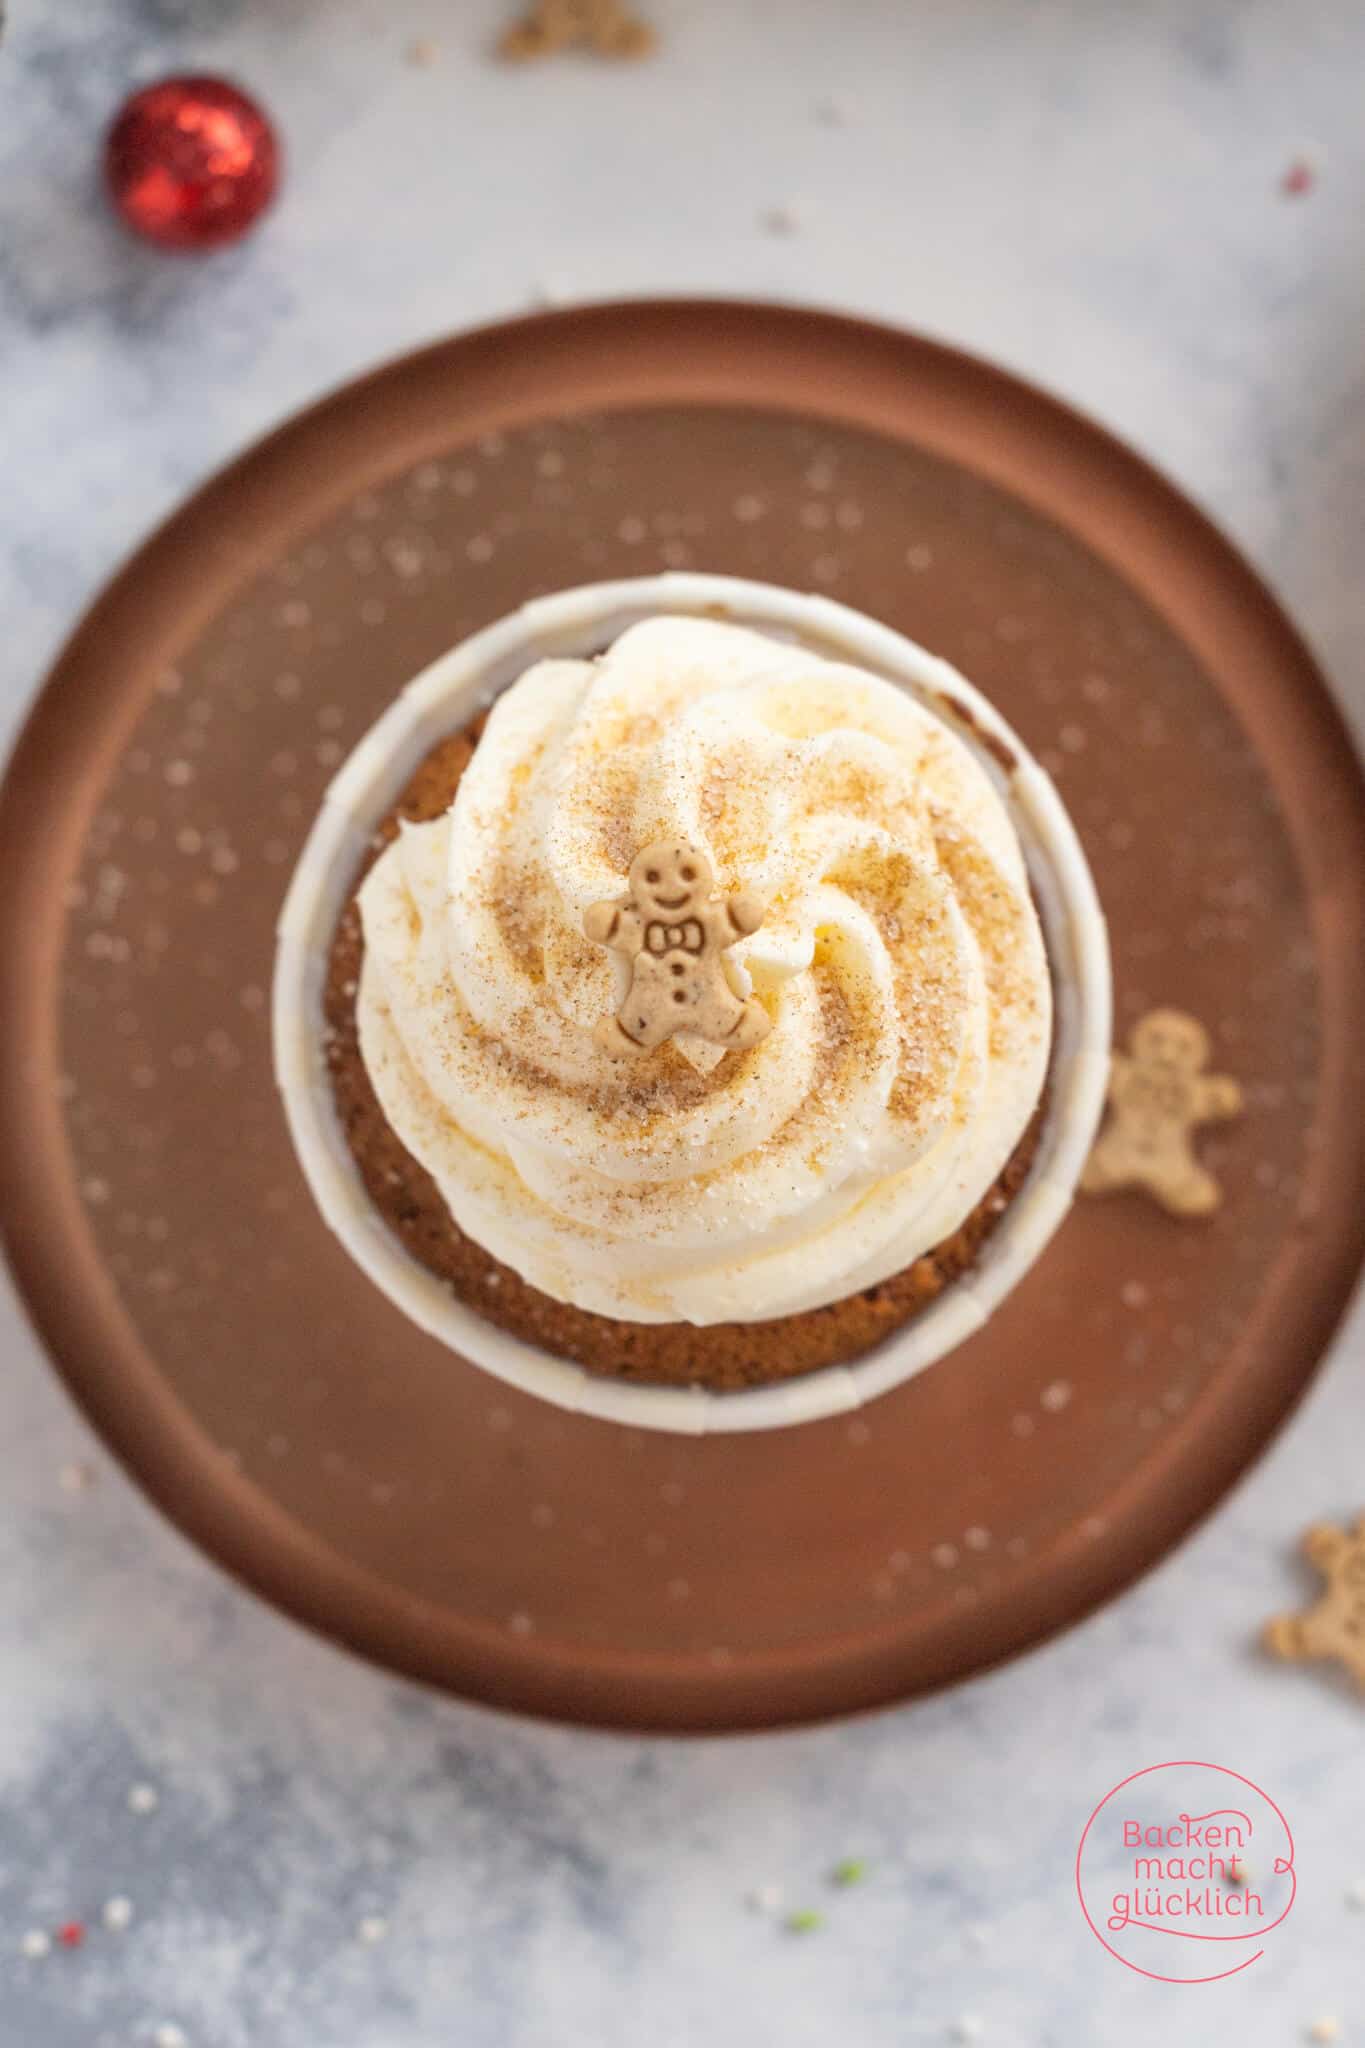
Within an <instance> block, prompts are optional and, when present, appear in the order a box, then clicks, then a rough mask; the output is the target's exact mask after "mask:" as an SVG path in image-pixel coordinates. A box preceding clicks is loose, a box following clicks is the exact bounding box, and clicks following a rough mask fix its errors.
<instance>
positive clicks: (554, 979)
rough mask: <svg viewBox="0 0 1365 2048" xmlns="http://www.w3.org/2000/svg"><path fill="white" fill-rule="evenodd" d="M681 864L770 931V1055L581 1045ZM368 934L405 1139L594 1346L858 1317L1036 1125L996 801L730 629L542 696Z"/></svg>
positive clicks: (1036, 972) (766, 968)
mask: <svg viewBox="0 0 1365 2048" xmlns="http://www.w3.org/2000/svg"><path fill="white" fill-rule="evenodd" d="M950 675H951V672H950V671H946V670H945V676H950ZM662 838H671V839H678V840H685V841H689V842H691V843H692V844H694V845H696V846H697V847H699V848H700V849H701V850H702V851H703V852H704V853H705V854H706V855H707V857H708V858H709V860H710V862H711V865H712V867H713V869H714V871H715V876H716V883H717V887H718V888H719V889H720V890H722V891H727V892H728V891H730V890H733V889H736V888H739V887H747V888H749V889H752V890H755V891H756V892H757V893H758V894H760V895H761V896H762V897H764V898H765V899H766V900H767V901H768V904H769V910H768V914H767V916H766V918H765V921H764V923H763V925H762V927H761V929H760V930H759V931H757V932H756V933H754V934H753V935H752V936H750V937H748V938H746V939H743V940H741V941H740V943H739V944H737V945H735V946H734V947H733V948H731V949H730V951H728V952H727V953H726V955H725V959H726V960H727V962H732V963H733V969H732V973H733V978H734V982H735V986H736V988H737V990H738V992H739V993H741V994H748V993H749V992H750V989H751V988H752V989H753V990H755V991H756V992H757V993H758V995H759V997H760V999H761V1000H762V1001H763V1002H764V1004H765V1005H766V1006H767V1007H768V1009H769V1011H770V1013H771V1015H772V1017H773V1020H774V1028H773V1030H772V1031H771V1032H770V1033H769V1035H768V1036H767V1037H766V1038H765V1039H764V1040H763V1041H762V1042H761V1043H760V1044H759V1045H757V1046H755V1047H754V1048H753V1049H752V1050H750V1051H748V1052H743V1053H731V1054H727V1055H722V1054H721V1053H720V1052H719V1051H718V1049H717V1048H716V1047H714V1046H711V1045H707V1044H704V1043H702V1042H699V1041H689V1040H688V1039H686V1038H678V1039H675V1040H674V1041H672V1043H671V1045H669V1046H665V1047H664V1048H662V1049H661V1050H660V1051H657V1052H655V1053H653V1054H651V1055H649V1056H648V1057H642V1058H640V1059H638V1060H631V1061H625V1062H621V1061H614V1060H612V1059H610V1058H608V1057H607V1055H606V1054H605V1053H603V1052H601V1051H599V1050H598V1048H597V1047H596V1046H595V1045H594V1043H593V1038H592V1029H593V1026H594V1024H595V1023H596V1022H597V1020H598V1019H599V1018H600V1017H601V1016H602V1015H603V1014H604V1013H605V1012H607V1011H609V1010H610V1009H612V1008H614V1007H615V1005H616V1003H617V1001H618V1000H619V996H620V992H621V989H620V983H619V981H618V979H617V974H618V972H619V971H620V970H619V969H618V968H617V967H616V966H615V965H614V963H613V960H612V959H611V957H610V956H608V955H607V954H606V953H604V952H603V951H602V949H601V948H600V947H596V946H593V945H591V944H590V943H589V942H588V940H587V939H586V938H585V937H584V935H583V914H584V912H585V910H586V909H587V907H588V906H589V905H590V904H592V903H595V902H597V901H599V900H601V899H602V898H605V897H611V896H618V895H620V894H621V893H622V892H623V889H624V887H625V876H626V870H627V869H628V867H629V865H630V862H631V860H632V858H633V857H634V855H635V854H636V853H637V852H638V851H639V849H640V848H641V847H642V846H645V845H647V844H648V843H649V842H651V841H653V840H657V839H662ZM360 902H361V913H362V917H363V921H364V930H365V965H364V971H363V976H362V981H361V986H360V992H359V1022H360V1036H361V1047H362V1051H363V1055H364V1059H365V1064H366V1067H367V1069H368V1071H369V1074H370V1076H371V1079H372V1080H373V1082H374V1086H375V1090H376V1092H377V1094H378V1096H379V1100H380V1103H381V1105H382V1107H383V1110H384V1113H385V1115H386V1116H387V1118H388V1119H389V1122H390V1123H391V1124H392V1126H393V1128H394V1130H395V1131H396V1132H397V1134H398V1136H399V1137H400V1138H401V1139H402V1141H403V1143H404V1144H405V1145H406V1146H407V1148H408V1150H409V1151H410V1152H411V1153H413V1155H414V1156H415V1157H416V1158H417V1159H418V1160H420V1161H421V1163H422V1165H423V1166H425V1167H426V1168H427V1170H428V1171H429V1172H430V1173H431V1174H432V1176H433V1177H434V1179H435V1180H436V1182H437V1185H438V1186H439V1188H440V1190H441V1193H442V1195H443V1196H444V1198H445V1201H446V1203H447V1204H448V1206H449V1208H450V1211H451V1213H452V1215H453V1216H454V1217H455V1219H456V1221H457V1222H458V1224H459V1225H460V1228H461V1229H462V1230H464V1231H466V1232H467V1233H468V1234H469V1235H470V1236H471V1237H473V1238H475V1239H476V1240H477V1241H478V1242H479V1243H480V1244H482V1245H483V1246H484V1247H485V1248H486V1249H487V1250H489V1251H490V1252H492V1253H493V1254H494V1255H495V1256H496V1257H497V1258H499V1259H501V1260H503V1261H504V1262H505V1263H506V1264H507V1265H509V1266H511V1267H513V1268H514V1269H515V1270H516V1271H517V1272H518V1273H520V1274H522V1275H523V1276H524V1278H526V1279H527V1280H529V1281H531V1282H532V1283H533V1284H534V1285H535V1286H536V1287H538V1288H540V1289H542V1290H543V1291H544V1292H545V1293H546V1294H549V1295H552V1296H554V1297H555V1298H556V1299H557V1300H561V1301H567V1302H572V1303H574V1304H576V1305H577V1306H579V1307H580V1308H585V1309H592V1310H596V1311H597V1312H599V1313H601V1314H604V1315H609V1316H615V1317H621V1318H625V1319H628V1320H632V1321H638V1322H661V1321H687V1322H693V1323H714V1322H726V1321H753V1320H758V1319H761V1318H765V1317H772V1316H779V1315H786V1314H790V1313H793V1312H796V1311H798V1310H804V1309H810V1308H815V1307H818V1306H819V1305H821V1304H822V1303H825V1302H830V1301H834V1300H838V1299H840V1298H841V1297H843V1296H845V1295H848V1294H851V1293H854V1292H855V1291H857V1290H858V1289H859V1288H862V1287H867V1286H870V1285H872V1284H873V1283H875V1282H876V1281H878V1280H881V1279H884V1278H886V1276H887V1275H888V1274H890V1273H893V1272H896V1271H898V1270H899V1269H900V1268H902V1267H903V1266H906V1265H908V1264H909V1263H910V1262H911V1261H912V1260H914V1259H915V1258H917V1257H918V1256H919V1255H920V1254H921V1253H923V1252H925V1251H928V1250H930V1249H931V1248H932V1247H933V1246H934V1245H936V1244H939V1243H941V1242H942V1240H943V1239H944V1238H946V1237H948V1236H950V1235H951V1234H952V1232H953V1231H954V1230H955V1229H956V1228H957V1226H958V1225H959V1224H960V1223H961V1222H962V1220H963V1218H964V1217H965V1216H966V1215H967V1214H968V1213H969V1212H970V1211H971V1210H972V1209H973V1208H974V1207H975V1206H976V1204H977V1203H978V1202H979V1201H980V1200H981V1198H982V1197H983V1196H984V1194H985V1193H986V1191H987V1189H988V1188H989V1187H990V1185H991V1183H992V1182H993V1181H994V1179H995V1178H996V1176H997V1174H998V1173H999V1172H1000V1169H1001V1168H1002V1166H1003V1165H1004V1164H1005V1162H1006V1160H1007V1159H1008V1157H1009V1155H1010V1153H1011V1152H1012V1150H1013V1149H1014V1146H1015V1144H1016V1143H1017V1141H1018V1139H1019V1137H1020V1136H1021V1134H1022V1132H1023V1131H1024V1129H1025V1127H1026V1125H1027V1123H1028V1121H1029V1119H1030V1117H1031V1116H1032V1114H1033V1111H1034V1109H1035V1108H1036V1106H1037V1103H1038V1100H1039V1096H1040V1093H1041V1089H1042V1085H1043V1080H1044V1075H1045V1071H1046V1066H1047V1059H1048V1048H1049V1043H1050V1038H1051V985H1050V981H1049V975H1048V968H1047V961H1046V957H1045V954H1044V951H1043V942H1042V935H1041V932H1040V930H1039V925H1038V919H1037V915H1036V913H1035V910H1034V907H1033V902H1032V898H1031V896H1030V894H1029V886H1028V880H1027V876H1026V874H1025V869H1024V863H1023V858H1022V855H1021V853H1020V850H1019V846H1018V842H1017V840H1016V838H1015V834H1014V830H1013V827H1012V826H1011V824H1010V820H1009V817H1008V814H1007V812H1006V809H1005V806H1004V804H1003V802H1002V800H1001V798H1000V797H999V795H998V794H997V793H996V791H995V789H994V787H993V786H992V784H991V781H990V779H989V777H988V776H987V774H986V773H985V771H984V769H983V768H982V767H981V766H980V764H979V763H978V762H977V761H976V759H975V758H974V757H973V755H972V754H971V753H970V752H969V750H968V749H967V748H966V747H965V746H964V745H963V743H962V742H961V741H960V740H959V739H958V738H957V737H956V736H955V734H954V733H952V732H951V731H950V730H949V728H948V727H947V726H946V725H945V724H944V723H943V722H942V721H941V720H939V719H938V718H936V717H935V716H934V715H933V714H932V713H930V712H929V711H927V710H926V709H924V708H923V707H922V706H921V705H920V704H919V703H917V702H916V701H915V700H914V699H913V698H912V697H911V696H909V695H908V694H907V693H905V692H904V691H902V690H900V689H897V688H895V687H894V686H893V685H892V684H890V683H887V682H884V681H882V680H880V679H879V678H877V677H874V676H871V675H868V674H866V673H865V672H864V671H862V670H860V669H857V668H853V667H849V666H847V665H844V664H841V663H837V662H833V661H828V660H825V659H823V658H822V657H820V656H819V655H816V654H814V653H812V652H810V651H808V650H806V649H805V648H802V647H797V646H793V645H791V644H788V643H786V642H782V641H777V640H773V639H769V638H766V637H764V636H763V635H761V634H758V633H755V632H750V631H748V630H745V629H743V628H740V627H736V626H730V625H723V624H718V623H714V622H712V621H709V620H704V619H692V618H657V619H652V620H649V621H646V622H645V623H643V624H641V625H637V626H633V627H631V628H630V629H629V630H628V631H627V632H625V633H624V634H622V636H621V638H620V639H619V640H617V641H616V643H615V645H614V646H613V647H612V648H611V649H610V651H609V652H608V653H607V654H605V655H604V656H602V657H601V658H600V659H598V660H596V661H545V662H541V663H540V664H539V665H538V666H536V667H534V668H532V669H531V670H530V671H529V672H528V673H527V674H526V675H524V676H523V677H522V678H521V680H520V681H519V682H518V683H516V684H515V685H514V686H513V687H512V688H511V689H510V690H508V691H507V692H506V694H505V695H504V696H503V697H502V698H501V699H500V700H499V701H498V703H497V704H496V706H495V707H494V709H493V712H492V715H491V716H490V718H489V721H488V724H487V727H486V729H485V731H484V734H483V737H482V739H481V740H480V742H479V745H478V748H477V750H476V752H475V754H474V758H473V760H472V762H471V763H470V765H469V767H468V769H467V770H466V772H465V775H464V778H463V780H462V781H461V783H460V787H459V790H458V793H457V795H456V798H455V802H454V804H453V806H452V808H451V810H450V812H449V813H448V814H447V815H446V816H445V817H444V818H442V819H440V820H438V821H437V822H435V823H433V824H429V825H422V826H415V827H413V826H409V827H407V828H405V829H404V831H403V832H402V833H401V835H400V837H399V838H398V839H397V840H396V841H395V843H394V844H393V845H392V846H391V847H390V848H389V849H388V850H387V852H386V853H385V854H384V855H383V857H382V858H381V859H380V860H379V861H378V862H377V863H376V865H375V866H374V868H373V869H372V871H371V873H370V875H369V876H368V877H367V879H366V882H365V885H364V888H363V890H362V892H361V898H360Z"/></svg>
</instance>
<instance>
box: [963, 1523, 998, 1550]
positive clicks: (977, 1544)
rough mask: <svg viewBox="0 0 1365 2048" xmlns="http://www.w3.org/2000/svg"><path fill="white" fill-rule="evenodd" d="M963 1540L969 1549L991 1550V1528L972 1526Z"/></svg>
mask: <svg viewBox="0 0 1365 2048" xmlns="http://www.w3.org/2000/svg"><path fill="white" fill-rule="evenodd" d="M962 1540H963V1542H964V1543H965V1544H966V1546H967V1548H968V1550H989V1549H990V1547H991V1537H990V1531H989V1529H982V1528H981V1527H979V1526H974V1527H973V1528H970V1529H969V1530H968V1531H967V1533H966V1535H965V1536H964V1537H963V1539H962Z"/></svg>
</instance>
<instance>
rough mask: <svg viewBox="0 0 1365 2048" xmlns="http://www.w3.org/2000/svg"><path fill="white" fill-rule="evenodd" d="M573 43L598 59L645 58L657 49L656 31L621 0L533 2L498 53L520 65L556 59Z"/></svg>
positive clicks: (549, 0)
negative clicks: (583, 45)
mask: <svg viewBox="0 0 1365 2048" xmlns="http://www.w3.org/2000/svg"><path fill="white" fill-rule="evenodd" d="M575 43H586V44H588V45H589V47H590V48H592V49H594V50H595V51H596V52H597V54H598V55H599V56H600V57H645V56H648V54H649V52H650V51H651V50H652V49H653V47H654V31H653V30H652V29H651V28H650V27H649V26H648V25H647V24H646V23H645V22H643V21H640V20H639V19H638V18H637V17H636V16H635V15H633V14H632V13H631V12H630V10H629V9H628V8H626V7H623V6H622V5H621V0H535V5H534V6H533V7H532V8H531V11H530V13H529V14H527V15H526V17H525V19H524V20H522V21H519V22H517V23H515V24H514V26H513V27H511V28H509V29H508V30H507V31H506V33H505V34H504V36H503V38H502V40H501V42H500V43H499V45H498V48H499V51H500V52H501V54H502V55H503V56H504V57H507V58H510V59H512V60H513V61H514V62H522V61H524V60H525V59H526V58H528V57H549V56H553V55H554V53H555V52H556V51H557V50H567V49H571V48H572V47H573V45H574V44H575Z"/></svg>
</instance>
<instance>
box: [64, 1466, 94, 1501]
mask: <svg viewBox="0 0 1365 2048" xmlns="http://www.w3.org/2000/svg"><path fill="white" fill-rule="evenodd" d="M57 1478H58V1481H59V1482H60V1485H61V1489H62V1492H63V1493H88V1492H89V1491H90V1489H91V1487H92V1486H93V1485H94V1483H95V1468H94V1466H93V1465H87V1464H86V1463H85V1461H84V1460H83V1459H81V1458H73V1459H72V1460H71V1462H70V1463H69V1464H67V1465H63V1466H62V1469H61V1471H60V1472H59V1473H58V1474H57Z"/></svg>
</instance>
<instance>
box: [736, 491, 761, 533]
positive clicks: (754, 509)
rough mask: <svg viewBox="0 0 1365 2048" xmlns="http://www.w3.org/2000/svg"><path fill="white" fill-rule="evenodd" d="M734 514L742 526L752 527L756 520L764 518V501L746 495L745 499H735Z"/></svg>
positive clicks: (748, 494)
mask: <svg viewBox="0 0 1365 2048" xmlns="http://www.w3.org/2000/svg"><path fill="white" fill-rule="evenodd" d="M734 513H735V517H736V519H737V520H738V521H739V522H740V524H741V526H752V525H753V523H754V521H755V519H761V518H762V517H763V500H762V498H755V497H754V496H753V495H752V494H751V493H746V495H745V496H744V497H742V498H736V499H735V504H734Z"/></svg>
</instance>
